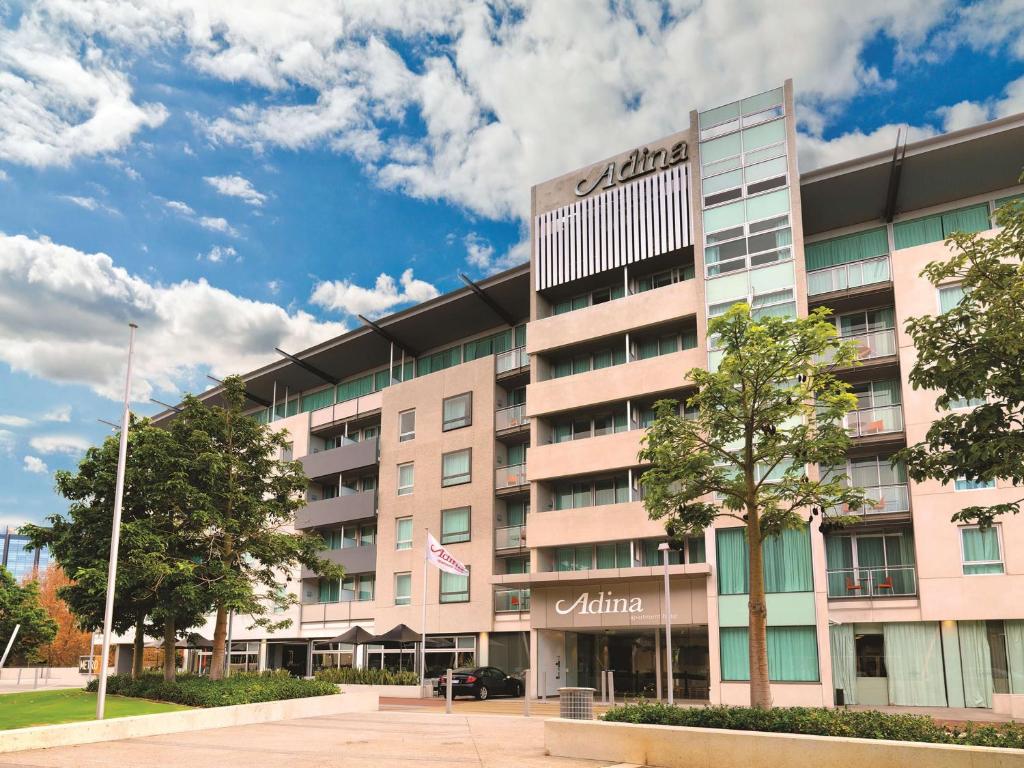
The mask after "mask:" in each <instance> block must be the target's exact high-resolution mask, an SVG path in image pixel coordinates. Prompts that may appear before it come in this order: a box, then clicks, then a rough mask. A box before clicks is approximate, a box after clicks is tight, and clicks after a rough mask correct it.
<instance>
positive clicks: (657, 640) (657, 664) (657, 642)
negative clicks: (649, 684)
mask: <svg viewBox="0 0 1024 768" xmlns="http://www.w3.org/2000/svg"><path fill="white" fill-rule="evenodd" d="M654 680H655V683H654V695H655V696H657V697H658V701H661V632H660V630H657V629H655V630H654Z"/></svg>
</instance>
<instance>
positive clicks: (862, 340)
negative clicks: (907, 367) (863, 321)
mask: <svg viewBox="0 0 1024 768" xmlns="http://www.w3.org/2000/svg"><path fill="white" fill-rule="evenodd" d="M839 338H840V340H842V341H848V342H853V343H854V345H856V347H857V357H858V358H859V359H861V360H873V359H875V358H877V357H891V356H892V355H895V354H896V330H895V329H894V328H883V329H881V330H878V331H866V332H864V333H845V334H841V335H840V336H839ZM833 357H834V355H833V354H832V353H831V352H830V353H828V354H825V355H819V356H818V358H817V359H818V362H821V363H829V362H831V361H832V358H833Z"/></svg>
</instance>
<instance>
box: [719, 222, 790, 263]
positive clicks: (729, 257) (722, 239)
mask: <svg viewBox="0 0 1024 768" xmlns="http://www.w3.org/2000/svg"><path fill="white" fill-rule="evenodd" d="M706 242H707V247H706V248H705V249H704V264H705V268H706V270H707V276H708V277H717V276H718V275H726V274H729V273H730V272H736V271H739V270H744V269H749V268H751V267H760V266H764V265H765V264H774V263H776V262H781V261H786V260H788V259H790V258H792V250H791V247H790V246H791V245H792V243H793V235H792V233H791V231H790V228H789V216H788V215H783V216H777V217H775V218H772V219H768V220H766V221H759V222H755V223H753V224H746V225H743V224H739V225H737V226H735V227H731V228H729V229H725V230H722V231H719V232H716V233H714V234H711V235H708V236H707V238H706Z"/></svg>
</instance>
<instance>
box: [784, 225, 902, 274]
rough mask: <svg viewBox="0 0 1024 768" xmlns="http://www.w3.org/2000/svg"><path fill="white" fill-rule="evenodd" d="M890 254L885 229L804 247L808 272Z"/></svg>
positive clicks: (836, 238)
mask: <svg viewBox="0 0 1024 768" xmlns="http://www.w3.org/2000/svg"><path fill="white" fill-rule="evenodd" d="M887 253H889V236H888V235H887V234H886V231H885V227H878V228H876V229H869V230H866V231H864V232H856V233H854V234H852V235H843V236H842V237H833V238H830V239H828V240H821V241H819V242H817V243H808V244H807V245H806V246H805V247H804V257H805V260H806V263H807V271H808V272H810V271H812V270H815V269H827V268H828V267H834V266H837V265H839V264H848V263H850V262H851V261H864V260H865V259H874V258H877V257H879V256H885V255H886V254H887Z"/></svg>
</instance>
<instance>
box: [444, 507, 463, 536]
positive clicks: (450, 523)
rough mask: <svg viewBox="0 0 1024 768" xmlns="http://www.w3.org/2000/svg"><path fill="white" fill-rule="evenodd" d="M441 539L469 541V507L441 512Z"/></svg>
mask: <svg viewBox="0 0 1024 768" xmlns="http://www.w3.org/2000/svg"><path fill="white" fill-rule="evenodd" d="M441 541H442V542H443V543H448V542H456V541H469V507H462V508H460V509H446V510H444V511H443V512H441Z"/></svg>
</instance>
